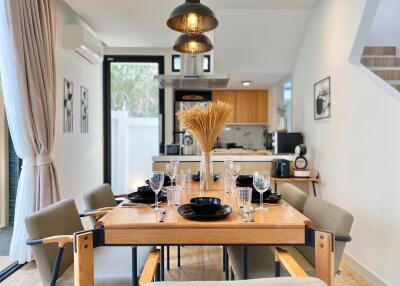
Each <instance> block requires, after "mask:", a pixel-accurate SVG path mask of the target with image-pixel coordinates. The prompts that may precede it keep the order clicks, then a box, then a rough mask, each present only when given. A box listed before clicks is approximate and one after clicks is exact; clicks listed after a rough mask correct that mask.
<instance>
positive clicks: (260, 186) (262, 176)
mask: <svg viewBox="0 0 400 286" xmlns="http://www.w3.org/2000/svg"><path fill="white" fill-rule="evenodd" d="M270 183H271V177H270V174H269V172H268V171H255V172H254V175H253V186H254V188H255V189H256V190H257V191H258V192H259V193H260V207H258V208H256V210H258V211H267V210H268V209H267V208H264V207H263V194H264V192H265V191H266V190H268V188H269V185H270Z"/></svg>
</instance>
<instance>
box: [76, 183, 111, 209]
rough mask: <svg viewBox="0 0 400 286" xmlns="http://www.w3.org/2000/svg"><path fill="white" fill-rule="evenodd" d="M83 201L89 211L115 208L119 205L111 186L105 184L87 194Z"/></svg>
mask: <svg viewBox="0 0 400 286" xmlns="http://www.w3.org/2000/svg"><path fill="white" fill-rule="evenodd" d="M83 201H84V202H85V205H86V208H87V209H88V210H96V209H100V208H105V207H115V206H116V205H117V202H116V201H115V198H114V194H113V192H112V190H111V186H110V185H109V184H103V185H101V186H98V187H96V188H94V189H93V190H91V191H89V192H87V193H86V194H84V195H83Z"/></svg>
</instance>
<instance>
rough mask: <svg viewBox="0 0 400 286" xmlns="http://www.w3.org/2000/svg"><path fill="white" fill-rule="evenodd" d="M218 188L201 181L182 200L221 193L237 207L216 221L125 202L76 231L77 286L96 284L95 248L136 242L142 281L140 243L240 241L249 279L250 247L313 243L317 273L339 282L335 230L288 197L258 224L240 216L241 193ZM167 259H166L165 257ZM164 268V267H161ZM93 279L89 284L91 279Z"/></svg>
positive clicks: (259, 218) (330, 281) (224, 201)
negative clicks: (318, 225)
mask: <svg viewBox="0 0 400 286" xmlns="http://www.w3.org/2000/svg"><path fill="white" fill-rule="evenodd" d="M214 189H215V190H214V191H208V192H201V191H200V190H199V185H198V183H192V185H191V187H190V188H189V190H184V191H183V196H182V203H188V202H189V201H190V199H191V198H193V197H199V196H207V197H217V198H220V199H221V202H222V204H226V205H229V206H231V208H232V212H231V214H230V215H229V216H227V217H226V218H224V219H221V220H215V221H195V220H189V219H186V218H184V217H182V216H181V215H180V214H179V213H178V211H177V208H175V207H168V206H167V205H166V204H163V205H162V206H163V207H164V208H165V214H164V220H163V222H160V216H161V215H162V214H161V213H160V212H156V211H154V210H152V208H151V207H150V206H148V205H140V204H138V205H130V206H129V205H125V206H124V204H123V203H122V204H120V205H118V206H117V207H115V208H113V209H112V210H111V211H109V212H108V213H107V214H105V215H104V216H103V217H102V218H101V219H100V220H99V221H98V223H97V227H96V228H95V229H94V230H89V231H84V232H80V233H77V234H75V239H74V243H75V246H74V249H75V285H78V286H81V285H93V284H91V283H92V281H93V247H103V246H121V245H124V246H132V265H133V270H132V273H133V279H132V285H137V284H136V283H137V281H136V269H137V249H136V247H138V246H148V245H151V246H173V245H191V246H193V245H199V246H201V245H220V246H224V247H226V246H228V245H237V246H242V247H243V250H244V251H243V253H244V254H243V256H244V257H243V259H244V262H245V263H243V269H242V271H243V277H244V278H247V247H248V246H250V245H268V246H276V245H281V246H283V245H290V246H299V245H308V246H311V247H315V269H316V276H317V277H318V278H320V279H322V280H323V281H325V282H326V283H327V285H329V286H330V285H333V283H334V279H333V278H334V269H333V268H334V262H333V241H334V235H333V234H332V233H330V232H326V231H322V230H317V229H314V228H313V226H312V222H311V221H310V220H309V219H308V218H307V217H305V216H304V215H303V214H302V213H300V212H298V211H297V210H296V209H294V208H293V207H292V206H291V205H289V204H288V203H287V202H285V201H284V200H280V202H279V203H277V204H265V207H266V208H268V211H264V212H260V211H254V212H253V213H252V215H253V218H254V222H249V221H244V220H243V219H242V218H241V216H239V214H238V209H239V208H238V205H237V199H236V197H235V195H232V194H230V193H225V192H224V191H223V189H222V188H221V185H220V184H219V183H215V185H214ZM161 261H162V263H163V259H162V260H161ZM161 268H162V271H163V268H164V267H163V266H162V267H161ZM88 281H89V283H88Z"/></svg>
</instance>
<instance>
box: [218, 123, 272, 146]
mask: <svg viewBox="0 0 400 286" xmlns="http://www.w3.org/2000/svg"><path fill="white" fill-rule="evenodd" d="M266 129H267V127H266V126H259V125H257V126H253V125H228V126H226V127H225V130H224V131H223V132H222V133H221V135H220V136H219V139H220V141H221V142H222V146H223V147H226V144H227V143H236V145H240V146H243V147H245V148H249V149H265V147H264V135H263V134H264V131H265V130H266Z"/></svg>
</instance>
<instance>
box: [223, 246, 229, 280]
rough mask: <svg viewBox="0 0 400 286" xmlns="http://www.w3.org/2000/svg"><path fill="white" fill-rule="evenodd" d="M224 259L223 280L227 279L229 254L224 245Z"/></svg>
mask: <svg viewBox="0 0 400 286" xmlns="http://www.w3.org/2000/svg"><path fill="white" fill-rule="evenodd" d="M224 250H225V253H224V261H225V269H224V270H225V280H229V256H228V247H227V246H224Z"/></svg>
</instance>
